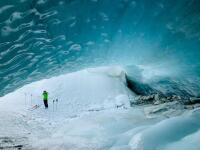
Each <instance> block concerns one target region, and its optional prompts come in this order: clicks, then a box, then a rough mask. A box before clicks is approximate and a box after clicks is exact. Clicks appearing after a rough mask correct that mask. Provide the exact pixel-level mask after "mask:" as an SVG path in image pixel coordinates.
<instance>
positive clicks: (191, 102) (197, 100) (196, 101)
mask: <svg viewBox="0 0 200 150" xmlns="http://www.w3.org/2000/svg"><path fill="white" fill-rule="evenodd" d="M184 104H185V105H194V104H200V98H197V97H191V98H189V99H188V100H186V101H185V102H184Z"/></svg>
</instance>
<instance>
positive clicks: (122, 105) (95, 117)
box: [0, 66, 200, 150]
mask: <svg viewBox="0 0 200 150" xmlns="http://www.w3.org/2000/svg"><path fill="white" fill-rule="evenodd" d="M125 75H126V74H125V72H124V70H123V68H121V67H119V66H115V67H100V68H89V69H86V70H82V71H78V72H74V73H70V74H64V75H60V76H57V77H53V78H50V79H44V80H41V81H37V82H33V83H31V84H28V85H25V86H23V87H22V88H20V89H18V90H16V91H15V92H12V93H10V94H7V95H5V96H4V97H2V98H0V115H1V118H0V126H1V129H0V133H1V136H0V143H1V146H2V147H3V148H5V149H6V148H18V147H17V146H21V147H20V148H21V149H30V150H32V149H38V150H44V149H51V150H57V149H59V150H66V149H70V150H79V149H80V150H83V149H85V150H90V149H91V150H102V149H105V150H107V149H110V150H122V149H124V150H155V149H161V150H173V149H177V148H180V149H183V150H184V149H185V150H186V149H188V148H190V149H193V150H198V149H199V147H200V144H199V140H198V139H199V131H200V123H199V117H200V115H199V113H200V109H199V108H198V107H196V108H194V109H188V108H185V107H184V106H183V105H182V104H179V103H176V102H169V103H163V104H158V105H142V106H137V105H135V106H133V107H131V105H130V104H131V103H130V102H131V101H133V100H135V97H136V94H134V93H133V92H132V91H131V90H130V89H129V88H127V83H126V80H125V79H126V76H125ZM43 89H45V90H47V91H48V92H49V93H50V95H49V106H50V107H49V109H48V110H46V109H44V106H43V104H42V100H41V91H42V90H43ZM56 99H58V102H56V103H55V102H53V100H56ZM35 104H37V105H38V106H39V107H38V108H37V109H31V108H32V107H33V106H34V105H35ZM163 108H165V109H163ZM5 114H6V115H5ZM5 141H7V142H5ZM13 145H14V146H13Z"/></svg>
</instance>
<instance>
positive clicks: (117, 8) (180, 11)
mask: <svg viewBox="0 0 200 150" xmlns="http://www.w3.org/2000/svg"><path fill="white" fill-rule="evenodd" d="M199 37H200V2H199V1H198V0H176V1H173V0H168V1H165V0H148V1H145V0H115V1H113V0H56V1H55V0H18V1H13V0H1V1H0V89H1V90H0V95H1V96H2V95H4V94H6V93H8V92H9V91H12V90H14V89H15V88H17V87H20V86H22V85H24V84H26V83H29V82H32V81H35V80H39V79H42V78H47V77H51V76H54V75H58V74H62V73H64V72H72V71H76V70H80V69H83V68H88V67H92V66H102V65H113V64H115V65H116V64H117V65H122V66H126V65H140V66H141V65H142V66H145V68H148V67H149V68H151V70H153V74H152V73H149V72H148V71H147V72H144V74H145V79H148V81H150V79H152V78H151V77H152V76H153V77H154V76H155V75H160V74H162V72H163V70H164V72H168V73H167V76H165V75H166V74H162V75H163V76H164V77H168V78H170V79H171V78H174V75H176V77H177V76H178V77H180V76H181V77H184V78H185V79H187V81H188V80H189V81H188V82H189V84H187V85H190V87H194V86H196V85H194V84H193V83H199V78H198V77H199V74H200V71H199V57H200V51H199V48H200V39H199ZM152 66H153V67H152ZM154 66H156V67H154ZM147 70H148V69H147ZM155 72H156V73H157V74H155ZM130 76H131V74H130ZM174 79H176V78H174ZM179 80H180V79H179ZM190 81H191V82H190ZM197 81H198V82H197ZM148 83H149V82H148Z"/></svg>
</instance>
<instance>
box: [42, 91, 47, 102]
mask: <svg viewBox="0 0 200 150" xmlns="http://www.w3.org/2000/svg"><path fill="white" fill-rule="evenodd" d="M42 95H43V100H45V101H47V100H48V92H43V94H42Z"/></svg>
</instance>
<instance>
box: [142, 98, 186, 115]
mask: <svg viewBox="0 0 200 150" xmlns="http://www.w3.org/2000/svg"><path fill="white" fill-rule="evenodd" d="M183 112H184V106H183V105H182V104H180V103H179V102H177V101H174V102H168V103H163V104H159V105H148V106H145V107H144V113H145V115H146V116H147V117H148V118H156V117H158V116H163V117H166V118H168V117H171V116H178V115H180V114H182V113H183Z"/></svg>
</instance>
